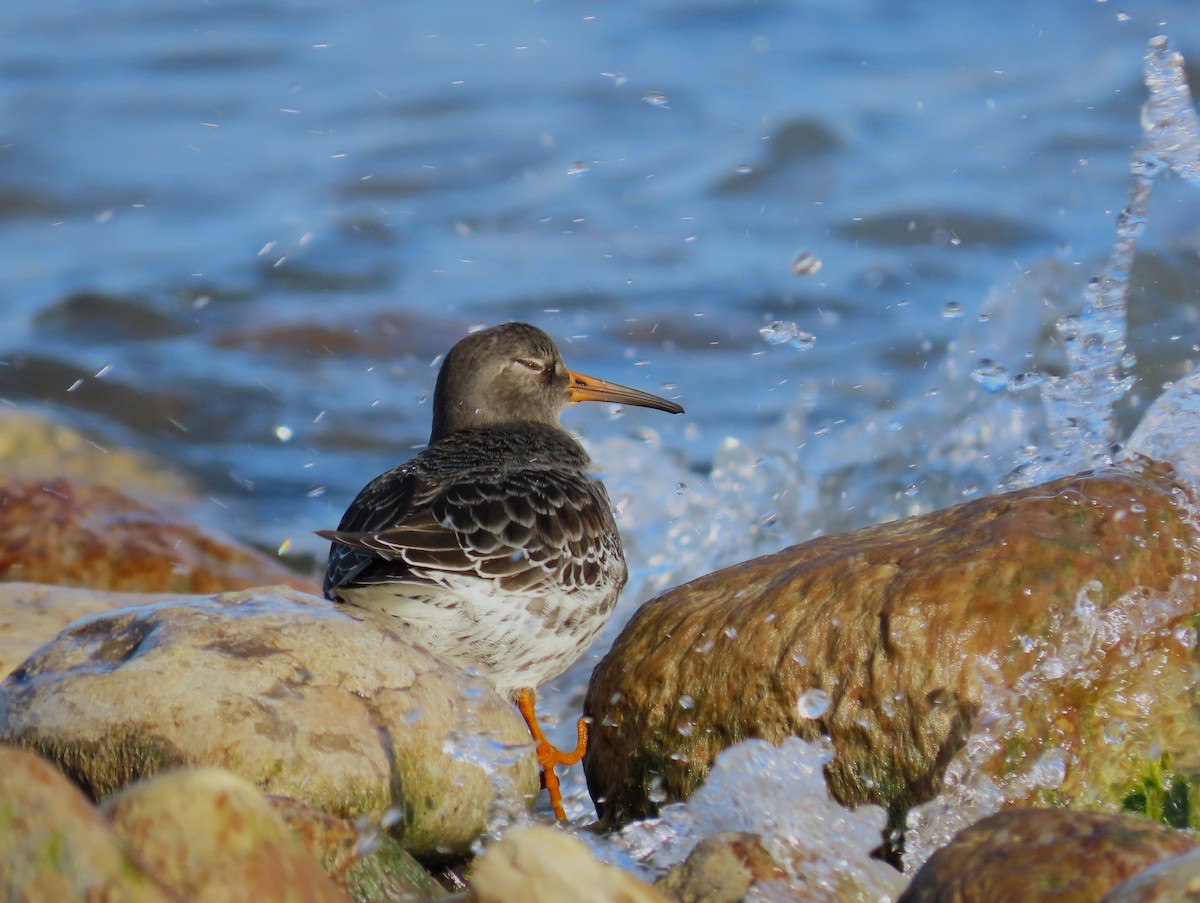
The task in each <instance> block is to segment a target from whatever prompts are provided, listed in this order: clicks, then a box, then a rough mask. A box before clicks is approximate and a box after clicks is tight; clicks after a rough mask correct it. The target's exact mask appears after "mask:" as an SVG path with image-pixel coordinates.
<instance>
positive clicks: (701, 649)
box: [584, 464, 1200, 828]
mask: <svg viewBox="0 0 1200 903" xmlns="http://www.w3.org/2000/svg"><path fill="white" fill-rule="evenodd" d="M1189 505H1190V501H1189V499H1188V497H1187V495H1186V493H1185V490H1183V489H1182V488H1181V487H1180V486H1179V485H1177V484H1176V483H1175V481H1174V479H1173V474H1172V473H1171V471H1170V470H1169V468H1167V467H1165V466H1163V465H1157V464H1138V465H1133V464H1131V465H1129V466H1127V467H1125V468H1120V469H1112V470H1107V471H1104V472H1097V473H1089V474H1083V475H1079V476H1075V477H1070V478H1065V479H1061V480H1058V481H1055V482H1053V483H1049V484H1046V485H1043V486H1037V487H1034V488H1032V489H1029V490H1024V491H1020V492H1015V493H1010V494H1007V495H1000V496H995V497H991V498H985V499H980V500H977V501H972V502H969V503H966V504H963V505H958V506H956V507H954V508H950V509H947V510H945V511H938V512H936V513H933V514H930V515H926V516H922V517H917V518H912V519H909V520H906V521H901V522H897V523H889V524H883V525H879V526H875V527H871V528H868V529H865V530H860V531H857V532H855V533H850V534H845V535H840V536H828V537H822V538H819V539H816V540H813V541H811V542H808V543H805V544H803V545H800V546H795V547H792V548H789V549H785V550H783V551H781V552H778V553H776V554H774V555H769V556H766V557H763V558H759V559H755V560H753V561H747V562H744V563H742V564H739V565H735V566H733V567H730V568H727V569H725V570H722V571H718V572H716V573H713V574H710V575H708V576H706V577H702V578H700V579H697V580H694V581H691V582H689V583H687V584H685V585H682V586H679V587H676V588H675V589H673V590H671V591H669V592H667V593H666V594H664V595H662V596H660V597H659V598H657V599H654V600H652V601H650V602H648V603H646V604H645V605H644V606H643V607H642V608H641V609H640V610H639V611H638V612H637V613H636V614H635V615H634V617H633V618H632V619H631V621H630V622H629V624H628V625H626V627H625V629H624V630H623V631H622V633H621V635H620V637H619V638H618V639H617V641H616V642H615V643H614V645H613V647H612V650H611V651H610V652H609V653H608V655H607V656H606V657H605V658H604V660H603V661H602V662H601V663H600V665H599V666H598V667H597V668H596V670H595V672H594V673H593V675H592V680H591V683H590V686H589V688H588V694H587V698H586V701H585V703H584V710H585V713H586V714H587V715H589V716H591V718H592V719H593V727H592V738H591V745H590V746H589V748H588V751H587V756H586V758H585V759H584V765H585V770H586V774H587V779H588V786H589V789H590V792H591V795H592V798H593V800H595V802H596V806H597V810H598V811H599V812H600V814H601V815H602V816H603V817H605V818H607V819H609V820H611V821H614V822H618V823H620V822H624V821H626V820H628V819H630V818H637V817H642V816H646V815H650V814H653V813H654V812H656V811H657V805H658V803H660V802H663V801H668V802H669V801H676V800H683V799H686V798H687V797H688V796H689V795H690V794H691V793H692V792H693V791H694V790H695V789H696V787H697V786H699V784H700V783H701V782H702V781H703V780H704V778H705V775H706V774H707V773H708V770H709V768H710V766H711V764H712V762H713V760H714V757H715V756H716V754H717V753H718V752H719V751H720V750H722V749H724V748H726V747H728V746H730V745H732V744H734V743H737V742H738V741H740V740H742V739H746V738H750V737H760V738H764V739H767V740H770V741H772V742H773V743H780V742H782V741H783V740H784V739H785V738H787V737H789V736H799V737H802V738H805V739H814V738H816V737H819V736H821V735H826V736H828V737H829V738H830V739H831V740H832V742H833V745H834V749H835V757H834V759H833V760H832V761H831V762H830V763H829V764H828V765H827V766H826V769H825V774H826V778H827V780H828V782H829V786H830V790H831V792H832V793H833V795H834V797H835V798H836V799H837V800H838V801H839V802H841V803H843V804H844V805H848V806H855V805H858V804H860V803H863V802H874V803H878V804H880V805H883V806H885V807H887V808H888V810H889V812H890V815H891V819H892V826H893V827H894V828H898V827H900V826H901V825H902V824H903V817H904V814H905V812H907V810H908V809H909V808H910V807H911V806H912V805H914V804H916V803H920V802H922V801H925V800H929V799H930V798H931V797H932V796H933V795H934V794H935V793H937V792H938V791H939V790H940V789H941V787H942V781H943V775H944V772H945V769H946V767H947V764H948V763H949V762H950V761H951V759H952V757H954V756H955V754H956V753H958V752H959V751H960V749H962V748H963V746H964V740H965V738H966V737H967V736H968V733H969V732H970V731H971V730H972V728H973V725H974V722H975V720H976V716H977V715H978V714H979V713H980V711H981V707H983V706H985V705H991V706H993V707H994V706H995V705H996V704H997V700H1001V701H1003V704H1004V705H1007V706H1010V708H1011V710H1010V711H1009V712H1008V713H1007V720H1005V721H1003V722H1002V721H1001V720H999V719H998V718H996V719H993V721H992V722H991V723H990V726H989V729H991V730H994V731H999V732H1000V734H999V735H998V736H995V737H992V738H990V739H989V743H990V744H992V746H988V747H987V748H988V749H990V750H991V752H989V756H990V758H989V759H988V761H987V762H986V763H985V768H984V770H985V772H986V773H988V774H990V775H991V776H992V777H994V778H995V779H996V780H997V781H998V782H1001V783H1003V781H1004V780H1005V778H1006V776H1007V775H1012V774H1015V773H1017V772H1022V770H1026V771H1028V770H1031V769H1033V768H1034V766H1035V765H1036V764H1038V763H1041V765H1040V766H1039V767H1041V770H1042V774H1041V775H1040V776H1038V777H1037V778H1036V779H1034V778H1031V779H1030V780H1028V781H1026V782H1025V784H1024V785H1022V786H1020V787H1018V786H1017V784H1018V783H1019V782H1010V783H1011V784H1012V788H1010V790H1011V792H1010V791H1009V790H1006V791H1005V792H1006V793H1008V797H1007V798H1006V800H1005V803H1006V804H1008V805H1014V804H1020V803H1022V802H1026V803H1028V802H1031V801H1037V802H1041V803H1053V804H1057V805H1078V806H1081V807H1088V806H1091V807H1100V808H1105V807H1109V808H1116V807H1117V806H1119V805H1120V804H1121V803H1122V801H1123V800H1127V799H1132V798H1134V797H1136V795H1137V792H1138V789H1139V788H1140V787H1141V786H1142V782H1143V778H1144V777H1145V776H1146V775H1148V774H1151V773H1153V772H1154V771H1155V770H1156V769H1161V768H1163V767H1164V766H1166V767H1169V768H1170V769H1172V770H1173V772H1174V774H1173V777H1174V778H1177V779H1178V780H1176V782H1175V784H1174V786H1176V787H1183V788H1184V794H1185V797H1186V795H1187V793H1188V792H1189V791H1188V789H1187V787H1188V785H1187V780H1186V779H1188V778H1193V777H1195V776H1197V775H1200V758H1198V757H1197V754H1196V750H1197V749H1200V717H1198V714H1197V711H1196V710H1195V709H1194V707H1193V706H1192V704H1191V701H1190V700H1191V699H1192V698H1193V697H1192V691H1193V689H1194V687H1195V684H1196V680H1197V678H1196V669H1195V667H1194V664H1193V656H1194V654H1195V643H1196V631H1195V620H1196V611H1197V596H1196V589H1195V587H1196V581H1195V580H1193V579H1190V578H1191V573H1190V572H1191V571H1192V570H1193V569H1194V567H1195V563H1196V557H1197V556H1196V545H1197V539H1196V530H1195V528H1194V526H1193V519H1192V515H1191V513H1190V509H1189ZM989 714H990V715H997V712H990V713H989ZM1118 729H1119V732H1118ZM984 746H987V744H984ZM993 746H994V749H993V748H992V747H993ZM981 748H982V747H981ZM1022 773H1023V772H1022ZM1013 788H1015V789H1013ZM1184 808H1186V806H1185V807H1184ZM1193 808H1194V807H1193Z"/></svg>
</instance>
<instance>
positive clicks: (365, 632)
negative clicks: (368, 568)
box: [0, 587, 538, 857]
mask: <svg viewBox="0 0 1200 903" xmlns="http://www.w3.org/2000/svg"><path fill="white" fill-rule="evenodd" d="M360 618H361V620H360ZM0 739H3V740H7V741H10V742H13V743H16V744H20V745H22V746H26V747H29V748H32V749H34V750H37V751H39V752H41V753H42V754H43V755H45V756H47V757H48V758H50V759H51V760H52V761H54V762H55V763H57V764H58V765H59V766H60V767H61V768H62V769H63V770H64V771H65V772H66V773H67V774H68V775H70V776H71V777H72V778H74V779H75V780H76V781H77V782H78V783H79V784H80V785H81V786H82V787H83V788H84V789H85V790H87V791H88V792H89V793H91V794H92V796H93V797H94V798H97V799H102V798H104V797H106V796H108V795H109V794H111V793H113V792H115V791H117V790H120V789H122V788H123V787H125V786H127V785H128V784H130V783H132V782H133V781H135V780H137V779H139V778H141V777H145V776H149V775H153V774H156V773H158V772H160V771H163V770H165V769H168V768H172V767H177V766H184V765H213V766H217V767H221V768H226V769H228V770H230V771H232V772H234V773H236V774H239V775H241V776H242V777H244V778H246V779H248V780H250V781H252V782H253V783H255V784H257V785H258V786H259V787H261V788H263V789H264V790H266V791H268V792H273V793H280V794H284V795H287V796H293V797H296V798H297V799H300V800H302V801H304V802H306V803H308V804H310V805H312V806H315V807H316V808H318V809H321V810H322V811H325V812H328V813H330V814H333V815H337V816H339V817H343V818H358V817H360V816H370V817H372V818H375V819H379V818H381V817H383V815H384V813H385V812H387V811H389V810H391V809H393V808H395V809H397V810H398V811H399V814H400V816H401V818H400V822H399V824H398V825H397V826H396V827H395V828H394V829H393V831H394V832H395V833H396V834H397V835H398V836H399V839H400V841H401V844H402V845H403V847H404V848H405V849H406V850H408V851H409V852H411V853H413V854H414V855H416V856H419V857H436V856H440V855H447V856H448V855H456V854H462V853H465V852H466V851H467V850H468V849H469V847H470V844H471V842H472V841H473V840H474V839H475V838H476V837H477V836H478V835H479V834H480V833H481V831H482V830H483V828H484V826H485V823H486V819H487V815H488V811H489V808H490V807H491V806H492V805H493V804H494V803H496V802H497V800H498V794H499V793H500V791H501V790H503V791H504V792H505V794H506V795H511V796H512V797H513V798H514V799H515V800H524V799H526V798H530V797H532V795H533V794H534V793H535V792H536V790H537V786H538V774H537V766H536V762H535V760H534V758H533V756H532V752H531V744H530V741H529V736H528V731H527V730H526V728H525V724H524V722H523V721H522V720H521V718H520V716H519V715H518V714H517V712H516V710H515V708H513V706H511V705H510V704H509V703H508V702H506V701H505V700H503V699H501V698H500V697H499V696H497V695H496V694H495V693H494V692H493V691H492V690H491V689H490V688H488V687H487V686H486V685H485V684H484V683H483V682H482V681H480V680H478V679H474V678H470V677H468V676H467V675H465V674H464V673H462V672H460V671H458V670H456V669H454V668H451V667H450V666H448V665H446V664H444V663H443V662H441V661H440V660H438V659H436V658H435V657H433V656H432V655H430V654H429V653H427V652H425V650H424V649H422V648H420V647H418V646H416V645H413V644H411V643H409V642H408V641H406V640H405V639H403V638H402V637H401V636H399V635H398V634H396V633H395V632H394V631H393V630H392V629H391V628H390V627H389V626H388V625H386V624H383V623H382V622H380V621H377V620H374V619H369V618H365V617H364V616H363V615H362V614H361V613H359V612H357V611H356V610H354V609H348V608H346V607H344V606H337V605H334V604H333V603H330V602H327V601H325V600H323V599H317V598H314V597H311V596H305V595H304V594H302V593H298V592H295V591H294V590H289V589H287V588H284V587H274V588H264V589H258V590H253V591H246V592H242V593H226V594H224V595H220V596H212V597H200V598H193V599H183V600H177V601H168V602H158V603H154V604H150V605H143V606H141V607H138V608H128V609H121V610H118V611H114V612H106V613H101V614H97V615H92V616H91V617H88V618H84V619H83V620H81V621H77V622H75V623H74V624H72V625H71V626H70V627H68V628H67V629H66V630H64V631H63V632H62V633H60V634H59V635H58V636H57V637H56V638H55V639H54V640H53V641H51V642H50V643H48V644H46V645H45V646H43V647H41V648H40V649H39V650H38V651H37V652H36V653H35V654H34V655H33V656H32V657H31V658H30V659H29V660H27V661H26V662H25V663H24V664H22V665H21V666H20V667H18V668H17V669H16V670H15V671H13V673H12V674H10V675H9V676H8V677H7V678H6V679H5V680H4V682H3V683H0ZM449 747H457V748H458V749H460V750H462V752H461V753H460V754H459V757H458V758H455V757H454V756H452V755H451V753H450V752H448V751H447V749H448V748H449ZM477 757H482V758H483V760H484V764H485V765H486V766H487V767H488V768H489V769H490V771H489V772H485V770H484V768H481V767H478V766H476V765H474V764H470V761H474V759H475V758H477ZM467 760H470V761H467ZM492 772H494V774H492ZM498 788H500V789H499V790H498ZM514 805H516V803H514Z"/></svg>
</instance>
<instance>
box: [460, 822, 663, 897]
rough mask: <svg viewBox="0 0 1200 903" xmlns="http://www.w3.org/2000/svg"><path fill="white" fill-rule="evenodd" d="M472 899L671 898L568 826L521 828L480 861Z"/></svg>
mask: <svg viewBox="0 0 1200 903" xmlns="http://www.w3.org/2000/svg"><path fill="white" fill-rule="evenodd" d="M467 900H468V901H469V903H564V901H568V900H569V901H571V903H671V901H670V898H669V897H665V896H663V895H662V893H660V892H659V891H657V890H655V889H654V887H652V886H651V885H649V884H647V883H646V882H644V881H641V880H639V879H638V878H635V877H634V876H633V875H631V874H629V873H628V872H623V871H621V870H620V869H619V868H617V867H616V866H612V865H607V864H605V863H603V862H599V861H598V860H596V859H595V858H593V856H592V854H591V853H589V852H588V850H587V847H585V846H584V845H583V844H582V843H580V842H579V841H578V840H576V839H575V838H574V837H572V836H571V835H569V834H566V833H564V832H563V831H558V830H555V829H554V828H546V827H542V826H533V827H528V828H517V829H514V830H511V831H509V832H508V833H506V834H505V835H504V838H503V839H502V840H501V841H500V842H499V843H497V844H495V845H494V846H491V847H489V848H488V849H487V851H486V852H485V853H484V854H483V856H481V857H480V858H479V859H478V860H476V862H475V865H474V867H473V868H472V870H471V890H470V893H469V894H468V895H467Z"/></svg>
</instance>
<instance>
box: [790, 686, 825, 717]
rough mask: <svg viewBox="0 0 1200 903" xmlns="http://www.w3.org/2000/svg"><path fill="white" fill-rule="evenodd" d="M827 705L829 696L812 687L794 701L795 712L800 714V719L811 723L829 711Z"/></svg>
mask: <svg viewBox="0 0 1200 903" xmlns="http://www.w3.org/2000/svg"><path fill="white" fill-rule="evenodd" d="M829 703H830V699H829V694H828V693H826V692H825V691H824V690H822V689H820V688H819V687H813V688H812V689H810V690H805V691H804V692H803V693H802V694H801V695H800V698H799V699H797V700H796V710H797V711H798V712H799V713H800V717H801V718H804V719H805V720H808V721H811V720H812V719H814V718H820V717H821V716H822V715H824V714H825V713H826V712H827V711H829Z"/></svg>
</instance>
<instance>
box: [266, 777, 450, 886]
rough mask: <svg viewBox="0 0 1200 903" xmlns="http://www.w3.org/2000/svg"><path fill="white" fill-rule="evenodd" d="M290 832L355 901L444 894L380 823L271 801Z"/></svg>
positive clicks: (276, 798) (295, 803)
mask: <svg viewBox="0 0 1200 903" xmlns="http://www.w3.org/2000/svg"><path fill="white" fill-rule="evenodd" d="M267 799H268V800H269V801H270V803H271V805H272V806H273V807H274V809H275V811H276V812H278V813H279V815H280V817H281V818H282V819H283V820H284V821H285V822H286V823H287V826H288V829H289V830H290V831H291V832H292V834H294V835H295V836H296V837H297V838H298V839H299V841H300V842H301V843H302V844H303V845H304V847H305V848H306V849H307V850H308V852H309V854H310V855H311V856H312V857H313V858H314V859H315V860H316V861H318V862H319V863H320V864H321V867H322V868H323V869H324V870H325V873H326V874H327V875H329V876H330V877H331V878H332V879H333V880H334V882H335V883H336V884H337V885H338V886H339V887H341V888H342V889H343V890H344V891H346V894H347V895H348V896H349V897H351V898H352V899H354V900H411V899H422V900H423V899H435V898H437V897H442V896H445V890H444V889H443V888H442V886H441V885H440V884H438V883H437V881H436V879H434V877H433V876H432V875H430V874H429V872H427V871H426V870H425V868H424V867H423V866H422V865H421V864H420V863H419V862H417V860H416V859H414V858H413V857H412V856H411V855H410V854H409V853H407V852H406V851H405V850H404V848H403V847H401V846H400V844H399V843H397V841H396V840H395V839H394V838H393V837H391V836H390V835H389V834H387V833H386V830H385V828H384V827H383V826H382V825H381V824H379V823H378V822H375V823H372V822H370V821H365V822H362V821H360V822H358V823H356V822H352V821H350V820H349V819H345V818H338V817H336V816H334V815H330V814H329V813H327V812H321V811H320V810H319V809H314V808H313V807H312V806H309V805H306V804H305V803H302V802H300V801H299V800H297V799H293V798H292V797H287V796H279V795H271V796H269V797H267Z"/></svg>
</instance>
